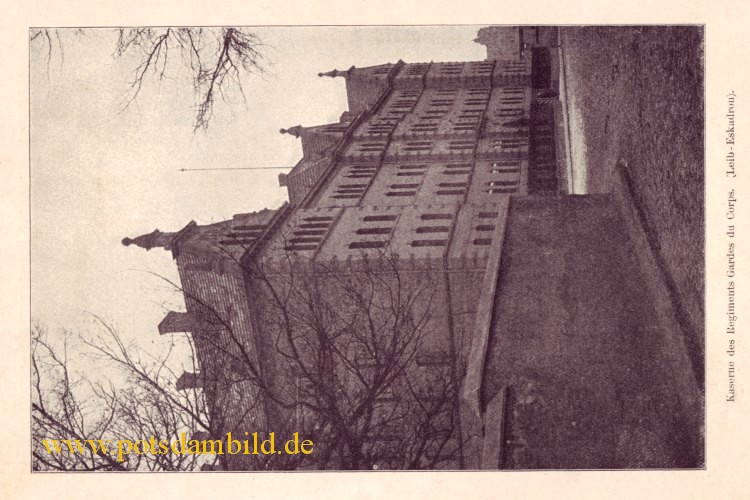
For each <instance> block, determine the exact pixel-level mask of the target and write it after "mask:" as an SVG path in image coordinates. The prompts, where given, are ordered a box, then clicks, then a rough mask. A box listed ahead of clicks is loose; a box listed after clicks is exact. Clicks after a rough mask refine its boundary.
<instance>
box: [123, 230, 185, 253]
mask: <svg viewBox="0 0 750 500" xmlns="http://www.w3.org/2000/svg"><path fill="white" fill-rule="evenodd" d="M173 236H174V234H173V233H162V232H161V231H159V230H158V229H155V230H154V231H153V232H151V233H149V234H144V235H141V236H137V237H135V238H123V239H122V244H123V245H125V246H126V247H128V246H130V245H136V246H139V247H141V248H145V249H146V250H151V249H152V248H156V247H162V248H164V249H166V250H169V248H170V246H171V245H172V237H173Z"/></svg>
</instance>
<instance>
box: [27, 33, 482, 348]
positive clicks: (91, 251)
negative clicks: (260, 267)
mask: <svg viewBox="0 0 750 500" xmlns="http://www.w3.org/2000/svg"><path fill="white" fill-rule="evenodd" d="M478 28H479V27H478V26H460V27H421V28H414V27H361V28H356V27H351V28H348V27H344V28H342V27H306V28H258V29H256V30H254V31H255V32H256V33H257V34H258V35H259V37H260V38H261V40H262V41H263V43H264V44H265V48H264V54H265V57H266V62H265V69H266V73H265V74H263V75H258V76H251V77H249V78H247V79H246V80H245V81H244V88H245V94H246V103H243V102H242V100H241V99H235V101H236V102H235V103H234V105H233V106H232V107H231V108H229V107H228V106H225V105H223V104H221V103H220V104H218V105H217V107H216V113H215V119H214V122H213V123H212V124H211V126H210V128H209V130H208V131H207V132H206V133H203V132H197V133H193V129H192V123H193V120H194V115H193V109H192V106H193V96H192V88H191V86H190V82H189V81H188V80H182V79H179V78H178V79H175V80H163V81H161V82H159V83H156V82H152V83H149V84H148V85H147V86H146V87H145V88H144V89H143V91H142V93H141V95H140V96H139V97H138V100H137V101H136V102H135V103H134V104H133V105H131V106H130V107H129V108H127V109H125V110H123V102H124V101H123V96H124V95H125V91H126V88H127V83H128V81H129V79H130V78H132V71H133V69H134V67H135V66H134V65H135V64H136V61H135V59H124V60H123V59H120V60H114V59H113V58H112V53H113V49H114V44H115V37H114V35H113V34H112V31H111V30H99V31H91V32H88V33H87V34H86V35H85V36H75V35H73V34H72V33H70V32H63V33H61V40H62V49H63V51H62V52H60V49H59V47H58V46H57V45H55V47H54V48H55V50H53V52H52V57H51V59H50V61H49V65H47V61H46V53H43V52H41V51H39V50H36V51H35V50H32V51H31V58H32V60H31V83H30V84H31V192H32V207H31V208H32V224H31V229H32V247H31V248H32V275H31V278H32V314H33V317H34V318H35V319H37V320H40V321H42V322H43V323H45V324H47V325H48V326H50V327H51V328H53V329H55V328H58V327H67V328H72V329H75V328H78V327H80V326H82V325H85V324H86V323H87V322H90V321H91V318H90V317H89V316H88V315H87V314H86V311H89V312H92V313H95V314H97V315H99V316H102V317H103V318H105V319H107V320H108V321H111V322H113V323H114V324H115V325H116V326H117V327H118V328H119V329H120V331H121V332H123V334H125V335H127V336H130V337H134V338H139V339H142V340H149V339H150V340H154V339H155V338H156V337H157V336H158V333H157V330H156V325H157V324H158V322H159V321H160V320H161V319H162V317H163V315H164V313H165V311H166V310H167V309H169V308H174V309H181V308H184V304H183V302H182V299H181V297H180V296H179V294H176V293H175V292H174V290H173V289H172V287H170V286H169V285H168V284H166V283H164V282H163V280H161V279H159V278H157V277H155V276H154V275H152V274H150V273H151V272H152V273H155V274H158V275H162V276H165V277H167V278H169V279H173V280H176V279H177V278H176V277H177V272H176V266H175V264H174V262H173V261H172V259H171V255H170V253H169V252H166V251H164V250H160V249H155V250H151V251H149V252H146V251H145V250H143V249H140V248H137V247H132V246H131V247H127V248H126V247H123V246H122V245H121V243H120V240H121V239H122V238H123V237H125V236H131V237H132V236H137V235H140V234H144V233H148V232H151V231H153V230H154V229H155V228H158V229H160V230H162V231H177V230H179V229H180V228H182V227H183V226H184V225H185V224H186V223H188V222H189V221H190V220H195V221H197V222H198V223H208V222H212V221H219V220H223V219H226V218H230V217H231V216H232V215H233V214H235V213H242V212H251V211H255V210H260V209H262V208H266V207H268V208H277V207H278V206H279V205H281V203H283V202H284V201H285V200H286V199H287V198H286V189H285V188H280V187H279V186H278V180H277V176H278V174H279V173H280V172H286V170H260V171H248V170H240V171H237V172H227V171H213V172H212V171H209V172H184V173H183V172H179V169H180V168H210V167H230V168H232V167H233V168H238V167H284V166H288V167H291V166H293V165H294V164H295V163H296V162H297V161H298V160H299V158H300V157H301V155H302V151H301V147H300V144H299V141H298V140H297V139H294V138H293V137H291V136H289V135H281V134H279V132H278V130H279V129H280V128H282V127H290V126H293V125H297V124H302V125H318V124H322V123H329V122H333V121H338V118H339V116H340V115H341V113H342V112H343V111H345V110H346V95H345V87H344V80H343V79H342V78H336V79H331V78H319V77H318V76H317V73H318V72H321V71H329V70H331V69H334V68H337V69H347V68H349V67H350V66H352V65H355V66H357V67H364V66H369V65H375V64H381V63H385V62H396V61H397V60H398V59H403V60H404V61H406V62H426V61H431V60H434V61H465V60H482V59H484V57H485V50H484V47H483V46H481V45H479V44H476V43H474V42H473V39H474V37H475V36H476V31H477V29H478ZM32 49H33V47H32Z"/></svg>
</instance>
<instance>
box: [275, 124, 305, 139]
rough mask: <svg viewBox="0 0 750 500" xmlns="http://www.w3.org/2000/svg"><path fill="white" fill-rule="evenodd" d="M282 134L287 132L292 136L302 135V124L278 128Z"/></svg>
mask: <svg viewBox="0 0 750 500" xmlns="http://www.w3.org/2000/svg"><path fill="white" fill-rule="evenodd" d="M279 132H280V133H282V134H289V135H293V136H294V137H299V136H300V135H302V125H295V126H294V127H289V128H282V129H280V130H279Z"/></svg>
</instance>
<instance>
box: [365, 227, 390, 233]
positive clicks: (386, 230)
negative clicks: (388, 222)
mask: <svg viewBox="0 0 750 500" xmlns="http://www.w3.org/2000/svg"><path fill="white" fill-rule="evenodd" d="M391 229H393V228H390V227H363V228H360V229H357V231H356V232H357V234H391Z"/></svg>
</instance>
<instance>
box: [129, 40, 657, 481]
mask: <svg viewBox="0 0 750 500" xmlns="http://www.w3.org/2000/svg"><path fill="white" fill-rule="evenodd" d="M495 35H496V34H495ZM492 37H493V32H487V31H480V33H479V38H478V41H479V42H480V43H485V44H486V45H488V58H487V59H486V60H484V61H474V62H430V63H405V62H403V61H398V62H396V63H393V64H383V65H380V66H374V67H366V68H356V67H351V68H349V69H347V70H345V71H338V70H333V71H330V72H328V73H321V74H320V75H319V76H321V77H334V78H344V79H345V81H346V90H347V97H348V103H349V109H348V110H347V111H346V112H345V113H343V114H342V116H341V118H340V120H339V122H338V123H331V124H324V125H317V126H301V125H298V126H294V127H290V128H288V129H282V130H281V132H282V133H285V134H289V135H290V136H292V137H295V138H298V139H299V140H301V141H302V150H303V157H302V159H301V160H300V161H299V162H298V163H297V165H296V166H295V167H294V168H293V169H292V170H291V171H290V172H289V173H288V174H282V175H281V176H280V178H279V181H280V184H281V185H282V186H286V187H287V189H288V193H289V202H288V203H287V204H285V205H284V206H282V207H280V208H278V209H275V210H263V211H261V212H256V213H249V214H238V215H236V216H234V217H233V219H231V220H227V221H223V222H220V223H216V224H210V225H205V226H201V225H197V224H195V223H194V222H191V223H189V224H188V225H187V226H185V227H184V228H183V229H182V230H180V231H178V232H176V233H161V232H158V231H155V232H154V233H151V234H149V235H144V236H141V237H138V238H135V239H132V240H131V239H126V240H124V241H123V243H125V244H131V243H132V244H136V245H138V246H141V247H144V248H147V249H150V248H154V247H161V248H165V249H167V250H171V252H172V254H173V256H174V258H175V261H176V263H177V266H178V269H179V273H180V280H181V287H182V290H183V292H184V295H185V303H186V311H185V312H170V313H169V314H168V315H167V316H166V317H165V319H164V320H163V321H162V323H161V324H160V325H159V332H160V333H162V334H166V333H170V332H190V333H191V334H192V336H193V339H194V343H195V347H196V351H197V356H198V359H199V364H200V372H199V373H188V374H185V375H184V376H183V378H181V379H180V380H181V382H180V386H181V387H184V388H193V387H196V386H199V387H200V388H201V390H203V391H205V394H206V398H207V400H208V401H209V406H210V411H211V414H212V421H213V422H214V424H215V425H214V428H212V429H209V430H208V431H209V434H211V435H212V436H223V435H225V434H226V432H227V431H228V430H231V431H235V432H239V431H241V430H242V429H263V430H266V431H272V430H275V431H278V432H291V431H293V430H298V431H299V432H300V433H301V434H306V435H308V436H310V437H311V439H313V440H317V441H318V442H319V443H320V447H319V451H318V453H319V455H318V458H317V459H316V460H308V461H307V462H304V461H298V462H286V463H281V462H277V463H275V464H273V463H270V464H269V462H268V461H266V462H262V461H257V460H255V461H254V460H251V459H247V457H235V458H232V460H231V461H230V463H229V465H228V466H229V467H230V468H236V469H249V468H263V467H279V468H291V467H303V468H304V467H311V468H360V469H361V468H367V469H370V468H479V467H488V468H497V467H519V468H535V467H541V468H554V467H557V466H562V467H565V466H568V467H571V466H572V467H576V466H590V463H589V462H586V457H590V456H592V455H591V453H588V454H587V455H585V456H584V457H582V458H581V460H582V461H581V462H575V463H572V464H571V463H567V462H566V461H565V455H566V453H567V452H569V451H570V450H568V448H567V447H575V446H579V445H580V442H581V441H580V439H578V440H576V439H572V440H571V441H570V443H567V444H559V445H558V447H557V448H555V452H554V453H552V452H550V451H549V450H547V451H544V450H543V451H542V452H541V454H536V449H537V448H534V449H530V448H529V445H528V442H529V438H528V437H526V436H525V435H524V429H525V428H529V424H528V422H533V421H536V420H539V419H540V418H541V419H542V420H544V421H545V422H546V421H547V420H549V424H550V426H551V427H552V428H554V426H555V425H556V424H555V422H554V420H555V418H554V416H552V417H550V415H548V414H545V413H544V411H545V410H544V408H541V407H535V406H534V404H532V403H531V401H528V402H527V401H526V399H524V398H525V397H526V396H528V394H525V393H524V391H531V390H532V389H531V388H532V387H536V386H534V384H536V382H534V384H530V383H529V382H528V381H529V380H531V379H533V377H535V375H530V373H531V374H533V373H537V372H536V371H535V370H538V367H533V366H530V365H524V364H523V363H519V361H518V360H519V359H523V360H527V361H528V360H529V359H533V358H534V353H535V352H537V353H539V352H541V353H545V352H546V354H545V355H546V356H548V357H550V358H554V357H555V353H559V350H554V349H553V350H552V351H549V349H550V346H555V345H557V343H559V342H560V339H559V338H558V337H556V335H558V334H559V333H560V332H561V331H567V329H569V328H575V327H576V326H581V327H582V328H587V329H589V330H590V329H591V328H593V327H592V325H591V324H590V322H587V321H589V320H584V319H581V318H580V317H578V316H575V317H571V316H570V311H569V308H571V307H574V306H573V305H572V304H571V303H568V302H566V301H565V300H563V299H562V298H560V297H563V296H562V295H560V296H558V295H556V294H559V293H562V292H560V290H561V289H562V288H565V287H566V286H568V285H570V283H571V278H570V276H569V275H567V274H563V273H562V271H561V270H563V269H565V267H566V266H565V264H564V262H561V261H560V260H559V259H560V255H563V254H565V255H568V254H570V252H573V253H574V252H575V248H576V245H580V244H581V241H584V242H588V241H590V242H592V243H591V245H592V247H591V248H589V249H588V250H587V251H589V250H590V251H591V252H592V254H593V253H595V252H596V248H598V247H599V245H602V244H608V245H611V247H607V248H609V249H610V250H612V251H611V252H610V253H607V252H604V254H605V255H607V259H610V261H607V262H611V261H613V260H617V259H620V260H621V261H622V262H624V261H626V260H627V256H625V257H623V256H622V255H620V254H618V253H617V252H615V250H614V249H616V248H622V242H619V241H617V238H616V233H617V231H618V230H617V229H616V228H617V227H618V224H620V219H619V218H618V217H619V215H617V213H616V212H612V204H611V200H610V199H609V198H607V197H598V198H597V197H588V196H584V197H573V196H567V193H566V192H565V186H566V185H567V183H566V182H565V178H564V177H565V175H566V174H565V169H564V168H562V166H561V165H562V163H563V162H564V143H563V139H562V133H561V125H560V121H561V119H560V116H559V113H560V106H559V101H558V98H557V88H556V78H557V77H556V76H555V72H554V71H550V68H554V67H555V63H554V61H555V52H554V51H550V49H548V48H544V47H539V46H537V47H535V48H534V50H526V51H524V50H520V51H518V52H512V53H508V54H507V58H505V59H502V58H499V56H500V55H502V53H501V52H502V51H500V50H499V49H498V48H497V47H499V46H500V45H502V44H503V43H505V42H502V41H496V42H488V41H487V40H492V39H493V38H492ZM550 61H552V63H550ZM540 214H546V215H545V216H544V217H545V218H544V219H541V218H540V217H541V215H540ZM565 214H569V215H570V216H571V217H573V218H574V219H575V220H576V221H579V224H578V225H571V223H570V220H571V219H570V218H568V217H567V216H566V215H565ZM542 220H552V221H557V222H556V223H555V224H553V225H551V226H550V225H548V224H542V223H541V221H542ZM597 227H600V228H604V227H606V228H608V229H607V231H614V233H615V235H614V236H612V238H610V239H609V240H607V239H606V238H605V239H604V243H601V235H602V234H605V235H606V234H610V233H608V232H606V231H605V232H604V233H602V232H597V231H595V230H594V228H597ZM613 228H615V229H613ZM565 231H568V232H569V233H570V234H569V235H568V236H570V237H566V234H567V233H565ZM563 233H565V234H563ZM552 241H554V242H555V243H554V245H551V244H549V242H552ZM583 247H584V248H587V247H586V245H585V244H584V245H583ZM540 249H546V250H544V251H543V252H541V253H540ZM528 255H534V256H535V257H534V258H535V259H536V260H535V261H534V262H531V261H529V260H528V259H527V258H525V256H528ZM593 260H595V259H593ZM603 265H604V264H603ZM622 265H623V266H626V267H627V266H632V267H633V269H636V270H637V268H638V264H637V263H627V264H622ZM580 266H581V268H580V269H579V271H581V272H584V274H585V264H584V263H583V262H581V263H580ZM540 270H544V271H543V272H541V274H540ZM602 272H603V273H604V272H605V271H602ZM525 280H528V281H525ZM534 280H536V281H537V282H539V283H542V282H543V283H545V288H544V290H539V289H538V290H536V291H535V289H534V287H533V286H532V288H531V289H529V290H526V287H527V286H529V284H530V283H531V284H533V281H534ZM576 286H583V284H582V283H577V284H576ZM633 286H636V285H633ZM521 290H525V291H523V293H521V292H520V291H521ZM612 293H613V294H614V296H613V301H615V302H616V301H617V299H618V296H617V292H612ZM583 295H584V296H585V295H586V294H583ZM619 299H621V300H620V302H619V305H618V306H617V307H618V308H619V309H618V311H619V310H621V309H622V308H623V307H625V308H627V307H628V306H627V302H628V301H630V302H634V301H635V302H636V303H637V304H641V302H640V301H639V300H638V298H637V297H635V296H634V295H633V294H632V293H630V292H628V294H627V296H625V297H619ZM587 300H590V301H596V300H598V298H597V297H594V296H592V297H589V299H587ZM623 304H624V305H623ZM576 307H578V306H576ZM581 307H582V306H581ZM644 307H645V306H644ZM538 308H544V309H545V310H544V311H543V312H544V313H545V314H547V316H545V317H548V318H550V321H549V322H547V323H545V324H542V325H538V330H534V331H528V332H527V334H526V335H528V341H529V343H530V344H531V345H533V344H535V343H536V342H540V341H541V340H540V339H542V340H543V341H544V344H543V345H538V346H536V347H524V345H523V334H521V333H520V332H524V331H527V329H526V327H523V326H520V323H522V322H523V316H522V315H521V316H519V314H518V313H517V311H525V312H526V313H528V314H529V315H531V314H532V313H533V312H534V310H537V309H538ZM630 309H632V308H630ZM630 309H628V310H630ZM514 311H515V312H514ZM558 314H559V315H561V316H564V317H566V318H568V320H569V324H567V325H566V326H564V327H563V326H561V324H560V323H558V322H556V321H557V320H556V319H555V318H556V317H557V315H558ZM644 314H646V313H644ZM506 318H512V321H510V320H507V319H506ZM519 335H521V337H520V338H519ZM537 337H539V338H537ZM509 338H511V339H515V341H514V342H512V343H511V344H509V345H508V346H507V347H508V350H507V351H503V350H500V351H498V345H500V343H501V342H505V341H507V339H509ZM575 342H578V341H575ZM575 342H574V344H572V345H577V344H576V343H575ZM529 349H531V350H529ZM547 351H549V352H547ZM588 362H589V360H588V359H585V358H580V357H577V354H571V355H570V358H569V363H570V366H573V367H575V366H578V365H585V364H586V363H588ZM515 364H518V370H516V371H513V369H512V368H509V367H513V366H515ZM531 364H533V363H531ZM488 368H489V369H491V372H488V371H487V369H488ZM542 371H543V370H542ZM562 376H563V377H565V375H562ZM534 380H536V379H534ZM555 387H557V386H556V385H555V384H554V383H550V385H549V386H548V387H546V388H545V395H547V396H549V395H550V394H551V393H550V392H549V391H550V390H552V392H554V388H555ZM534 390H536V389H534ZM529 397H531V396H529ZM511 402H512V403H514V404H515V406H514V407H513V410H509V409H508V405H510V404H511ZM526 403H528V404H526ZM524 404H526V405H525V406H524ZM550 407H551V408H555V405H554V404H551V405H550ZM560 411H561V412H563V410H560ZM608 411H609V410H608ZM563 413H564V412H563ZM607 414H609V413H607ZM540 415H541V417H540ZM545 419H547V420H545ZM592 425H593V424H592ZM623 425H624V424H623ZM550 432H552V431H550ZM580 432H585V429H584V430H583V431H580ZM507 436H515V441H514V443H515V444H512V445H511V446H510V447H509V445H507V443H510V442H511V441H509V440H508V439H506V438H507ZM581 439H585V440H586V443H589V442H590V441H591V440H592V439H593V438H591V437H590V436H589V437H588V438H586V437H583V438H581ZM519 443H520V444H519ZM547 445H549V446H552V445H551V444H549V443H547ZM544 446H545V445H543V444H539V445H538V447H540V448H544ZM592 446H593V445H592ZM618 446H619V445H618ZM628 446H629V445H628V444H627V443H626V444H624V445H622V446H621V447H625V448H626V449H627V450H630V448H628ZM514 447H515V448H514ZM615 448H616V447H615ZM571 449H572V448H571ZM566 450H567V451H566ZM610 451H611V450H610V448H606V449H605V450H604V451H603V452H602V453H603V455H606V457H604V458H601V457H600V459H599V462H597V463H605V464H609V463H610V462H608V461H607V460H609V459H610V458H611V457H610V455H608V453H610ZM631 451H632V450H631ZM612 453H615V454H617V453H621V454H622V453H625V452H623V451H622V450H620V451H616V452H612ZM568 454H569V453H568ZM625 455H627V453H625ZM550 456H553V457H554V458H552V459H550V458H549V457H550ZM613 456H614V455H613ZM612 460H613V461H615V458H612ZM594 466H596V464H594Z"/></svg>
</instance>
